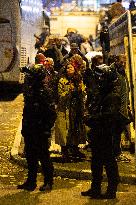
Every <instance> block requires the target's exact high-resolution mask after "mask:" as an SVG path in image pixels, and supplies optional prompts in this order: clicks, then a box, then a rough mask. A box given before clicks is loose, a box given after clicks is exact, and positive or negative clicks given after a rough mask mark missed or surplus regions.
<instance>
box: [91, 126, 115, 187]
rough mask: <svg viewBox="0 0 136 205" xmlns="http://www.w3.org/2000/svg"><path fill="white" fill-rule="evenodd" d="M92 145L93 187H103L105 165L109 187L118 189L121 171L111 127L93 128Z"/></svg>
mask: <svg viewBox="0 0 136 205" xmlns="http://www.w3.org/2000/svg"><path fill="white" fill-rule="evenodd" d="M91 135H92V137H91V139H92V142H91V147H92V162H91V171H92V189H96V190H97V189H99V190H100V188H101V182H102V174H103V167H105V170H106V174H107V178H108V188H109V189H111V190H114V191H116V189H117V185H118V183H119V172H118V165H117V161H116V154H115V151H116V150H114V147H115V146H114V144H115V139H114V138H115V135H114V133H113V130H112V129H111V128H110V127H107V126H106V127H105V126H99V127H95V128H93V129H92V130H91Z"/></svg>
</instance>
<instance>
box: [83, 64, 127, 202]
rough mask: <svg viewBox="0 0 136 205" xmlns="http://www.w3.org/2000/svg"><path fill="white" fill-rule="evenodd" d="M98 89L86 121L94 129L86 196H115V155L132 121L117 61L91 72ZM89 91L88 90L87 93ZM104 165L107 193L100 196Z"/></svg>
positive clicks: (100, 66) (117, 176)
mask: <svg viewBox="0 0 136 205" xmlns="http://www.w3.org/2000/svg"><path fill="white" fill-rule="evenodd" d="M92 73H93V74H92V78H93V82H95V89H94V91H93V93H92V92H91V93H92V95H91V98H90V97H89V98H88V101H89V102H88V104H87V105H88V115H87V117H86V118H85V123H86V124H87V125H88V126H89V127H90V128H91V130H90V139H91V148H92V162H91V171H92V184H91V188H90V189H89V190H88V191H85V192H81V194H82V195H83V196H90V197H92V198H101V197H102V198H109V199H110V198H111V199H112V198H116V192H117V186H118V183H119V172H118V165H117V161H116V156H118V155H119V153H120V138H118V137H119V136H120V133H121V132H122V130H123V128H124V126H125V125H126V124H127V123H129V119H128V115H127V99H126V96H127V95H126V92H127V89H126V87H127V86H126V83H125V81H124V79H123V78H122V76H121V75H119V74H118V73H117V72H116V68H115V66H114V64H112V65H111V66H107V65H106V64H102V65H99V66H95V68H94V70H93V72H92ZM88 94H89V92H88ZM103 166H105V169H106V174H107V178H108V186H107V191H106V193H105V194H104V195H103V196H102V195H101V182H102V173H103Z"/></svg>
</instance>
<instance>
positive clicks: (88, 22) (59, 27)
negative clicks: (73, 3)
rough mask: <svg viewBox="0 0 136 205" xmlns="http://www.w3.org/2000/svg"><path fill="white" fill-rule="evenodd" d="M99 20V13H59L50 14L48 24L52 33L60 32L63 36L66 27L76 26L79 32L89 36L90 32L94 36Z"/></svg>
mask: <svg viewBox="0 0 136 205" xmlns="http://www.w3.org/2000/svg"><path fill="white" fill-rule="evenodd" d="M98 21H99V15H97V14H92V15H85V16H83V15H78V16H77V15H76V16H75V15H68V16H66V15H61V16H51V17H50V26H51V33H52V34H56V33H58V34H61V35H62V36H64V35H65V34H66V32H67V28H70V27H72V28H76V29H77V30H78V32H79V33H81V34H83V35H85V36H89V35H90V34H92V35H93V37H95V35H96V33H95V32H96V25H97V23H98Z"/></svg>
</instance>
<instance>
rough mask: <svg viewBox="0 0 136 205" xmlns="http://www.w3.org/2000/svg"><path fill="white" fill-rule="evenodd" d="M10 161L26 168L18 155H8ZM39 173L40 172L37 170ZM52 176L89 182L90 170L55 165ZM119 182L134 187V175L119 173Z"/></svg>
mask: <svg viewBox="0 0 136 205" xmlns="http://www.w3.org/2000/svg"><path fill="white" fill-rule="evenodd" d="M10 160H12V161H13V162H15V163H17V164H18V165H19V166H23V167H24V168H27V162H26V159H25V158H21V157H20V156H19V155H10ZM39 171H40V170H39ZM54 176H55V177H57V176H59V177H62V178H69V179H77V180H91V179H92V176H91V170H81V171H79V170H75V169H73V170H72V169H65V168H64V167H62V168H57V166H56V165H54ZM103 181H105V182H106V181H107V177H106V173H105V172H104V174H103ZM120 182H121V183H122V184H131V185H136V174H131V175H129V174H123V173H120Z"/></svg>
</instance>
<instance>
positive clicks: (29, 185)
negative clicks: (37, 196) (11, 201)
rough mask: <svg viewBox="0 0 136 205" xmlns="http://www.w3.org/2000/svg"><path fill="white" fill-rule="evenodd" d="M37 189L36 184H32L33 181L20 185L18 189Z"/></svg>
mask: <svg viewBox="0 0 136 205" xmlns="http://www.w3.org/2000/svg"><path fill="white" fill-rule="evenodd" d="M36 187H37V184H36V182H31V181H29V180H27V181H26V182H24V183H23V184H20V185H18V186H17V189H24V190H27V191H34V190H35V188H36Z"/></svg>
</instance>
